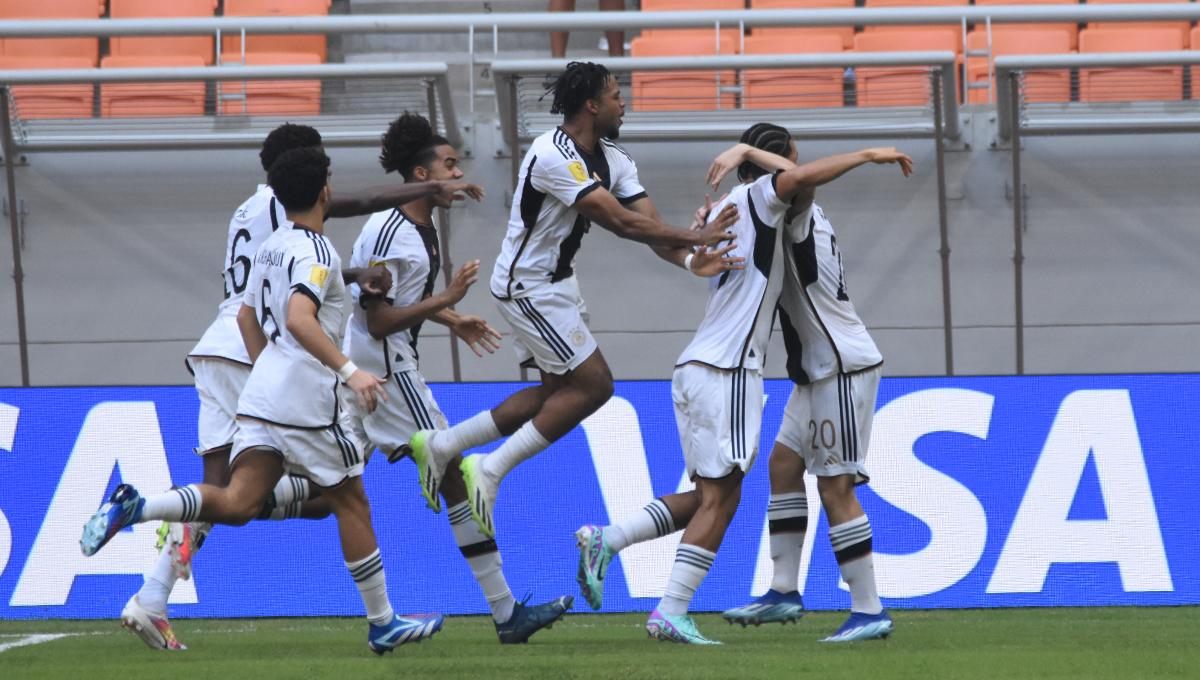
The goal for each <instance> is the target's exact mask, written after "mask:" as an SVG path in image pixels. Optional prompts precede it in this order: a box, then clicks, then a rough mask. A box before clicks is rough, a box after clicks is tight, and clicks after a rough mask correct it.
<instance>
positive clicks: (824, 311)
mask: <svg viewBox="0 0 1200 680" xmlns="http://www.w3.org/2000/svg"><path fill="white" fill-rule="evenodd" d="M783 240H784V248H785V250H786V251H787V253H788V257H787V264H786V266H785V271H786V276H785V277H784V285H783V293H782V295H781V296H780V298H779V324H780V328H781V330H782V333H783V344H784V347H785V348H786V349H787V355H788V356H787V372H788V377H789V378H791V379H792V381H793V382H795V383H797V384H800V385H805V384H808V383H811V382H814V381H817V380H821V379H823V378H828V377H829V376H831V375H835V374H838V373H853V372H855V371H860V370H862V369H865V368H870V367H872V366H877V365H879V364H880V363H881V362H882V361H883V355H882V354H880V353H879V348H878V347H876V346H875V341H874V340H872V339H871V334H870V333H868V332H867V327H866V326H864V325H863V322H862V319H859V318H858V312H856V311H855V310H854V303H852V302H850V296H849V295H848V294H847V293H846V275H845V272H844V270H843V269H842V253H841V251H840V250H839V249H838V245H837V235H836V234H834V233H833V225H832V224H830V223H829V220H828V219H826V218H825V211H823V210H821V207H820V206H818V205H817V204H815V203H814V204H813V206H812V209H811V210H810V211H809V212H808V213H807V214H804V215H799V216H797V217H796V218H795V219H793V220H792V221H791V222H790V223H789V224H788V227H787V229H786V231H785V233H784V238H783Z"/></svg>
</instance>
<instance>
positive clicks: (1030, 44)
mask: <svg viewBox="0 0 1200 680" xmlns="http://www.w3.org/2000/svg"><path fill="white" fill-rule="evenodd" d="M1041 25H1042V26H1045V25H1046V24H1041ZM995 29H996V27H995V26H993V27H992V56H993V57H999V56H1004V55H1008V54H1065V53H1068V52H1071V51H1072V50H1071V39H1070V36H1069V35H1068V34H1067V32H1066V31H1063V30H1062V29H1061V28H1050V29H1044V28H1043V29H1029V30H1020V31H1018V30H1006V31H997V30H995ZM967 49H968V50H970V51H972V52H980V51H986V50H987V31H986V30H985V29H982V28H976V29H975V30H974V31H971V33H970V34H969V35H967ZM990 66H991V65H990V64H989V63H988V58H987V57H983V56H980V57H970V56H969V57H967V82H968V83H970V84H976V83H983V84H987V82H988V81H989V80H990V79H991V78H992V77H993V74H992V70H991V68H990ZM996 86H997V87H1007V86H1008V85H1007V83H996ZM1025 100H1026V101H1031V102H1068V101H1071V73H1070V71H1068V70H1066V69H1062V70H1058V71H1034V72H1032V73H1027V74H1025ZM967 101H968V102H969V103H971V104H986V103H988V91H987V90H986V89H982V88H981V89H973V90H968V95H967Z"/></svg>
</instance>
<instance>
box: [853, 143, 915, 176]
mask: <svg viewBox="0 0 1200 680" xmlns="http://www.w3.org/2000/svg"><path fill="white" fill-rule="evenodd" d="M864 153H866V154H867V158H868V159H870V161H871V162H872V163H879V164H881V165H882V164H884V163H899V164H900V172H903V173H904V176H905V177H908V176H909V175H911V174H912V171H913V160H912V159H911V158H909V157H908V154H905V153H902V152H900V151H897V150H896V147H894V146H881V147H877V148H874V149H867V150H866V151H865V152H864Z"/></svg>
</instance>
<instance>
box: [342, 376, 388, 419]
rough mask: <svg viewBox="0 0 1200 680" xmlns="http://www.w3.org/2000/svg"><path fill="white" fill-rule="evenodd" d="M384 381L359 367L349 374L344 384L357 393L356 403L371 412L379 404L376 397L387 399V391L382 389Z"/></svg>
mask: <svg viewBox="0 0 1200 680" xmlns="http://www.w3.org/2000/svg"><path fill="white" fill-rule="evenodd" d="M386 382H387V381H386V380H384V379H383V378H380V377H379V376H377V375H371V374H370V373H367V372H366V371H364V370H362V369H361V368H360V369H358V370H357V371H355V372H354V373H351V374H350V379H349V380H347V381H346V385H347V386H349V387H350V389H352V390H354V393H355V394H356V395H358V405H359V406H362V407H363V410H364V411H366V412H367V413H372V412H374V411H375V407H376V406H378V405H379V404H378V401H377V400H378V399H382V400H384V401H387V393H386V392H384V391H383V385H384V383H386Z"/></svg>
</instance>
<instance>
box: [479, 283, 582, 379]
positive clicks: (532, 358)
mask: <svg viewBox="0 0 1200 680" xmlns="http://www.w3.org/2000/svg"><path fill="white" fill-rule="evenodd" d="M498 306H499V308H500V314H501V316H503V317H504V320H505V321H507V322H508V325H509V326H511V327H512V329H513V348H514V349H515V350H516V352H517V360H518V361H519V362H520V364H521V365H522V366H525V367H527V368H528V367H532V366H536V367H537V368H539V369H541V370H542V371H544V372H546V373H553V374H554V375H562V374H564V373H567V372H568V371H573V370H575V369H576V368H578V367H579V365H580V364H582V363H583V362H584V360H586V359H587V358H588V357H590V356H591V355H592V354H593V353H594V352H595V351H596V347H597V345H596V339H595V338H594V337H592V332H591V331H590V330H588V325H587V321H588V313H587V306H586V305H585V304H584V303H583V296H582V295H580V293H579V284H578V282H577V281H576V279H575V277H573V276H572V277H570V278H567V279H563V280H562V281H558V282H557V283H549V284H546V285H543V286H538V287H537V288H536V289H534V290H533V291H530V292H529V293H528V294H526V295H525V296H523V297H514V298H511V299H508V300H499V301H498Z"/></svg>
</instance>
